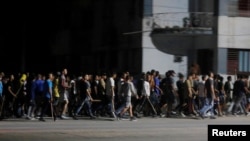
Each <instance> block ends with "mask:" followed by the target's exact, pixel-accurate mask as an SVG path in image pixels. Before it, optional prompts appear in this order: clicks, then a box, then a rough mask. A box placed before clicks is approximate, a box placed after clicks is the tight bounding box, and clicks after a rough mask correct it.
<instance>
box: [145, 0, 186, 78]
mask: <svg viewBox="0 0 250 141" xmlns="http://www.w3.org/2000/svg"><path fill="white" fill-rule="evenodd" d="M146 1H149V0H146ZM151 2H152V6H151V5H149V3H150V2H146V3H145V4H147V5H144V7H145V8H149V9H152V15H150V14H149V13H147V15H144V18H143V31H146V32H143V33H142V71H144V72H145V71H149V70H151V69H155V70H158V71H159V72H160V73H161V74H165V72H166V71H167V70H169V69H173V70H175V71H176V72H181V73H184V74H186V73H187V56H183V58H182V59H183V61H182V62H178V63H176V62H174V57H175V56H174V55H171V54H167V53H164V52H161V51H160V50H158V49H157V48H156V47H155V46H154V45H153V43H152V41H151V38H150V31H152V24H153V21H154V20H155V21H156V22H157V23H158V24H160V26H163V27H164V26H174V25H180V26H182V22H181V21H182V18H183V15H182V16H179V18H176V17H175V16H176V14H174V13H175V12H183V13H184V12H187V11H188V1H186V0H185V1H183V0H174V1H173V0H153V1H151ZM144 11H145V9H144ZM146 11H147V12H148V10H146ZM159 13H165V14H162V15H163V16H162V15H161V14H159ZM167 13H168V14H167ZM164 15H165V16H164ZM185 15H186V14H185ZM177 17H178V16H177Z"/></svg>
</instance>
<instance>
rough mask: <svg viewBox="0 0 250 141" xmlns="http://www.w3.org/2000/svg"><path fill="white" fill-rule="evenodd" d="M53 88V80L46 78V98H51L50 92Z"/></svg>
mask: <svg viewBox="0 0 250 141" xmlns="http://www.w3.org/2000/svg"><path fill="white" fill-rule="evenodd" d="M52 88H53V83H52V81H51V80H49V79H48V80H46V81H45V82H44V90H45V97H46V98H48V99H50V98H51V94H50V92H49V91H50V90H51V92H52Z"/></svg>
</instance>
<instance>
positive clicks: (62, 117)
mask: <svg viewBox="0 0 250 141" xmlns="http://www.w3.org/2000/svg"><path fill="white" fill-rule="evenodd" d="M61 119H69V117H66V116H65V115H61Z"/></svg>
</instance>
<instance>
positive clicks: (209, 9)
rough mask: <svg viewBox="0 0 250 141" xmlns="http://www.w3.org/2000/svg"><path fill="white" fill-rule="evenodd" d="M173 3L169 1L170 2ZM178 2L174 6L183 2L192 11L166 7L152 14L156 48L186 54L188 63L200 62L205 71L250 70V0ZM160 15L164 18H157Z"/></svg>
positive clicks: (189, 64)
mask: <svg viewBox="0 0 250 141" xmlns="http://www.w3.org/2000/svg"><path fill="white" fill-rule="evenodd" d="M156 2H159V3H160V2H162V1H160V0H156ZM172 2H173V1H172ZM159 3H157V4H156V5H158V4H159ZM170 3H171V2H167V3H166V5H167V6H170V5H169V4H170ZM174 3H175V5H174V6H173V7H175V8H180V6H182V8H184V9H185V8H186V9H188V11H186V12H184V11H182V10H183V9H181V10H179V11H178V12H171V11H166V12H159V14H157V15H153V16H152V19H153V22H154V23H153V24H154V27H153V32H151V38H152V42H153V44H154V45H155V46H156V48H158V49H159V50H162V51H163V52H166V53H169V54H174V55H180V56H186V57H187V66H186V67H187V68H189V66H192V64H194V63H195V64H198V65H199V67H200V73H203V74H204V73H206V72H207V71H210V70H211V71H214V72H215V73H219V74H222V75H234V74H235V73H249V72H250V69H249V67H250V58H249V57H250V54H249V53H250V52H249V51H250V26H249V25H250V18H249V13H250V11H249V10H250V9H249V7H250V1H249V0H202V1H199V0H189V1H174ZM185 6H186V7H185ZM159 15H160V16H161V19H160V20H158V21H157V16H159ZM170 15H172V16H170ZM178 23H180V24H178Z"/></svg>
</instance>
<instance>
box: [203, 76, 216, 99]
mask: <svg viewBox="0 0 250 141" xmlns="http://www.w3.org/2000/svg"><path fill="white" fill-rule="evenodd" d="M213 85H214V80H212V79H211V78H208V79H207V80H206V82H205V89H206V90H207V98H212V96H213V92H212V89H211V86H213Z"/></svg>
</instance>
